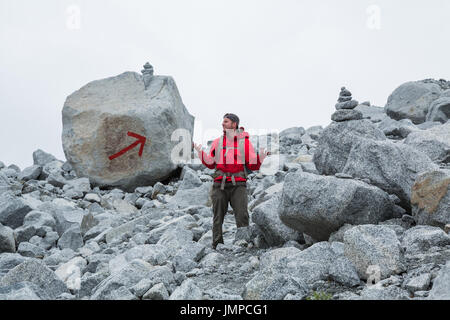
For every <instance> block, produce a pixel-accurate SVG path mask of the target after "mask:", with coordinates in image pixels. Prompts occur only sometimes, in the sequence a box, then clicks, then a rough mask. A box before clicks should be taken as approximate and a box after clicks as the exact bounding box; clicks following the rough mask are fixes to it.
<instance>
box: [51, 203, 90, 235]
mask: <svg viewBox="0 0 450 320" xmlns="http://www.w3.org/2000/svg"><path fill="white" fill-rule="evenodd" d="M59 208H61V209H60V211H57V212H56V213H55V214H54V218H55V220H56V231H57V232H58V234H59V235H60V236H62V235H63V234H64V232H66V231H67V230H69V229H70V228H72V227H76V226H78V227H79V226H81V222H82V221H83V217H84V211H82V210H81V209H74V208H70V207H62V206H59Z"/></svg>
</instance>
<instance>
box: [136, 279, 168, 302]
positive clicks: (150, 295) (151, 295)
mask: <svg viewBox="0 0 450 320" xmlns="http://www.w3.org/2000/svg"><path fill="white" fill-rule="evenodd" d="M168 299H169V292H167V289H166V287H165V286H164V283H162V282H160V283H157V284H155V285H154V286H153V287H151V288H150V289H149V290H148V291H147V292H146V293H145V294H144V295H143V296H142V300H168Z"/></svg>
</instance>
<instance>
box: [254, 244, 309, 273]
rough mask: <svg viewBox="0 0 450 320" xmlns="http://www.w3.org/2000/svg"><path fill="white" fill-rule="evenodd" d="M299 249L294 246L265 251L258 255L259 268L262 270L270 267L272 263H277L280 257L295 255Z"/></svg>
mask: <svg viewBox="0 0 450 320" xmlns="http://www.w3.org/2000/svg"><path fill="white" fill-rule="evenodd" d="M300 251H301V250H299V249H298V248H295V247H285V248H277V249H271V250H269V251H266V252H265V253H263V254H262V255H261V257H260V263H259V266H260V269H261V270H263V269H266V268H268V267H271V266H272V265H275V264H277V263H278V262H279V261H280V260H281V259H283V258H285V257H289V256H292V255H295V254H297V253H299V252H300Z"/></svg>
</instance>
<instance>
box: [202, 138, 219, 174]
mask: <svg viewBox="0 0 450 320" xmlns="http://www.w3.org/2000/svg"><path fill="white" fill-rule="evenodd" d="M216 145H217V143H216V142H215V141H214V142H213V143H212V145H211V149H210V152H209V155H208V154H207V153H206V152H204V151H203V150H200V151H198V157H199V158H200V160H201V161H202V163H203V164H204V165H205V166H206V167H207V168H208V169H214V168H215V167H216V161H215V158H214V154H215V149H216Z"/></svg>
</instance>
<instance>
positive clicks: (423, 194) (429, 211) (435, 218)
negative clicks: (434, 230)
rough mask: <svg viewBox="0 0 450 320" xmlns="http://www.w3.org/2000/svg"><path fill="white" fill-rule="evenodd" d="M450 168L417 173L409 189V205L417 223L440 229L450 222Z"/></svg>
mask: <svg viewBox="0 0 450 320" xmlns="http://www.w3.org/2000/svg"><path fill="white" fill-rule="evenodd" d="M449 186H450V170H433V171H429V172H425V173H423V174H421V175H419V176H418V177H417V179H416V181H415V182H414V185H413V186H412V190H411V205H412V213H413V216H414V219H415V220H416V221H417V223H418V224H427V225H431V226H437V227H440V228H442V229H444V228H445V226H446V225H447V224H449V223H450V187H449Z"/></svg>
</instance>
